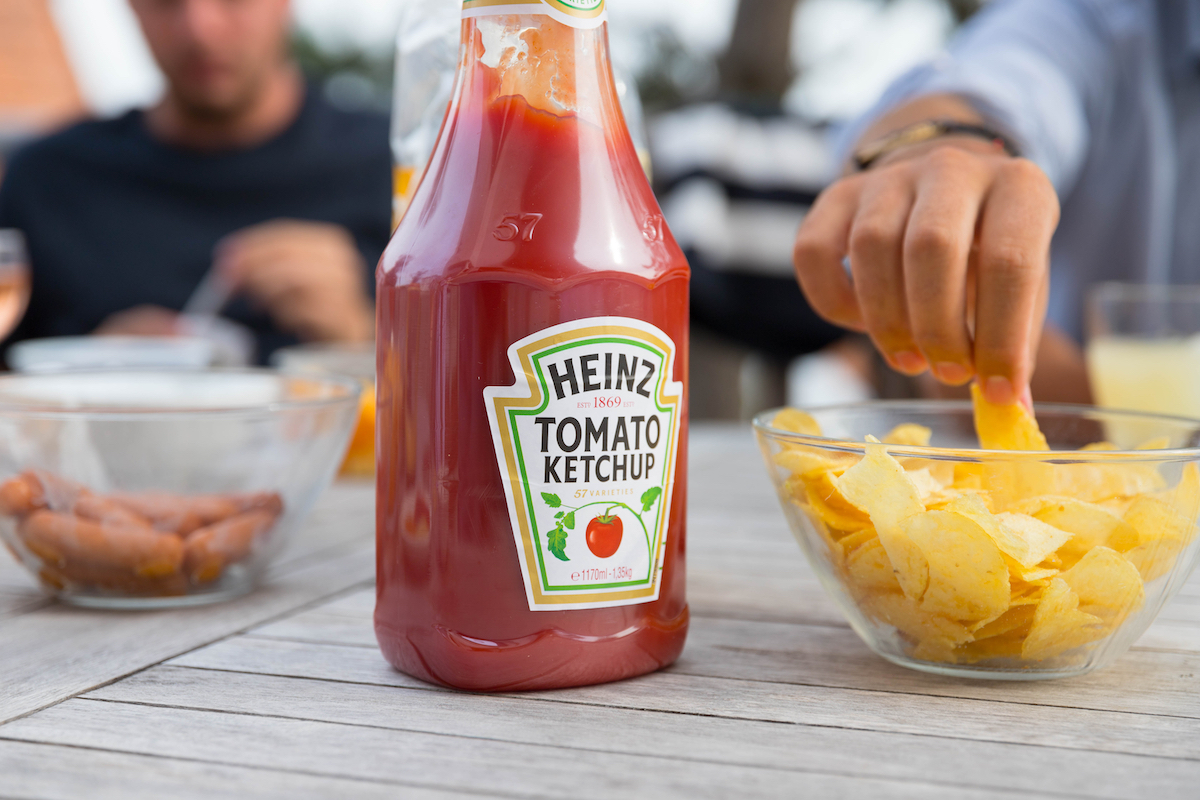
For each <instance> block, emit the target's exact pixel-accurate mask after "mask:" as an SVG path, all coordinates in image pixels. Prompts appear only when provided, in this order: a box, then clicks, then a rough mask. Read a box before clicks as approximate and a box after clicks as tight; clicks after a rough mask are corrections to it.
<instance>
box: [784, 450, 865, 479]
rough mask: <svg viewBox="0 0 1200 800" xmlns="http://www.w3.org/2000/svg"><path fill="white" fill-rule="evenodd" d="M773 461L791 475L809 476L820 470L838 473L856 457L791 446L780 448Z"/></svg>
mask: <svg viewBox="0 0 1200 800" xmlns="http://www.w3.org/2000/svg"><path fill="white" fill-rule="evenodd" d="M774 461H775V463H776V464H778V465H779V466H781V467H783V468H784V469H786V470H787V471H788V472H790V473H792V475H793V476H799V477H801V478H810V477H813V476H816V475H819V474H820V473H822V472H832V473H834V474H836V475H840V474H841V473H843V472H845V471H846V469H847V468H849V467H850V466H851V465H852V464H853V463H854V462H855V461H856V459H855V458H854V457H853V456H851V455H849V454H846V455H844V456H842V455H841V454H837V455H834V454H832V453H828V452H818V451H816V450H813V449H810V448H801V447H793V448H790V449H784V450H781V451H780V452H779V453H777V454H776V455H775V458H774Z"/></svg>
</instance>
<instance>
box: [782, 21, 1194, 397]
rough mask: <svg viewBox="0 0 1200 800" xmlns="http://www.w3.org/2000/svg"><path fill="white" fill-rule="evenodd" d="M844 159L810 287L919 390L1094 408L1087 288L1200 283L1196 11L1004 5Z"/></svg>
mask: <svg viewBox="0 0 1200 800" xmlns="http://www.w3.org/2000/svg"><path fill="white" fill-rule="evenodd" d="M929 123H933V124H929ZM962 126H967V127H962ZM847 140H848V142H850V143H851V144H850V146H849V147H848V149H849V150H850V151H851V153H852V154H853V156H852V158H851V159H848V160H847V163H848V166H847V167H846V173H845V176H844V177H843V178H842V179H840V180H839V181H837V182H836V183H834V184H833V185H832V186H831V187H830V188H828V189H827V190H826V191H825V192H824V193H823V194H822V195H821V196H820V198H819V199H818V200H817V202H816V204H815V205H814V207H813V209H812V210H811V212H810V213H809V215H808V217H807V218H806V219H805V221H804V224H803V225H802V227H801V229H800V231H799V234H798V235H797V238H796V243H795V252H794V257H795V265H796V270H797V275H798V277H799V281H800V284H801V285H802V287H803V289H804V291H805V294H806V295H807V296H808V298H809V300H810V301H811V303H812V305H813V306H814V307H815V308H816V310H817V311H818V312H820V313H821V315H822V316H824V317H825V318H826V319H828V320H830V321H832V322H835V323H837V324H839V325H842V326H843V327H846V328H849V329H852V330H857V331H864V332H866V333H868V334H869V335H870V337H871V339H872V340H873V341H874V343H875V345H876V346H877V347H878V349H879V350H880V352H881V353H882V354H883V355H884V357H885V358H887V360H888V361H889V363H890V364H891V365H892V366H893V367H895V368H896V369H897V370H900V371H902V372H904V373H907V374H910V375H916V374H921V373H926V372H927V371H928V372H929V373H931V374H932V376H933V377H934V378H936V380H937V381H940V382H941V383H942V384H944V385H949V386H961V385H963V384H965V383H966V382H968V381H970V380H971V379H973V378H977V379H978V380H979V382H980V384H981V386H982V387H983V389H984V392H985V394H986V395H987V396H988V397H989V399H991V400H993V401H994V402H1011V401H1013V400H1018V399H1020V400H1025V401H1028V400H1029V398H1030V392H1029V387H1030V381H1031V379H1032V390H1033V391H1032V394H1033V396H1036V397H1038V399H1044V400H1068V401H1077V402H1088V401H1089V400H1090V391H1089V388H1088V383H1087V376H1086V370H1085V365H1084V359H1083V355H1082V352H1081V350H1080V347H1079V345H1078V341H1079V340H1080V337H1081V334H1082V328H1083V324H1082V320H1083V308H1082V306H1083V303H1082V300H1083V296H1084V293H1085V290H1086V288H1087V287H1088V285H1089V284H1091V283H1093V282H1096V281H1103V280H1124V281H1142V282H1146V283H1159V284H1165V283H1196V282H1200V226H1198V225H1197V224H1196V221H1197V219H1198V218H1200V2H1197V0H1158V2H1152V1H1151V0H1107V1H1106V2H1100V0H995V2H993V3H990V4H989V5H988V6H987V7H986V8H985V10H984V11H983V12H981V13H980V14H979V15H977V16H976V17H975V18H974V19H973V20H972V21H971V22H970V23H969V24H968V25H967V26H966V28H964V29H963V30H962V31H961V33H960V34H959V36H958V37H957V38H956V40H955V41H954V42H953V44H952V46H951V47H950V50H949V52H948V53H947V54H946V55H945V56H944V57H942V58H939V59H937V60H935V61H934V62H932V63H930V64H928V65H926V66H923V67H920V68H918V69H916V70H915V71H913V72H911V73H909V74H908V75H906V76H905V77H903V78H901V79H900V80H899V81H897V82H896V83H895V84H894V85H893V86H892V88H891V89H890V90H889V91H888V92H887V94H886V95H885V96H884V98H883V99H882V101H881V102H880V103H879V105H878V106H877V107H876V108H875V109H874V110H873V111H871V112H870V113H869V114H867V115H866V116H865V117H864V119H862V120H861V121H860V122H859V123H858V125H857V126H855V127H854V128H853V129H852V131H851V133H850V135H849V136H848V137H847ZM847 257H848V269H847V267H845V266H843V264H844V259H846V258H847ZM1047 314H1048V318H1049V321H1048V322H1046V323H1045V325H1044V326H1043V320H1045V319H1046V318H1047ZM1035 367H1036V371H1035Z"/></svg>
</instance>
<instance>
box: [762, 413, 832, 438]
mask: <svg viewBox="0 0 1200 800" xmlns="http://www.w3.org/2000/svg"><path fill="white" fill-rule="evenodd" d="M771 427H772V428H778V429H779V430H781V431H791V432H792V433H802V434H804V435H806V436H820V435H821V425H820V424H819V423H818V422H817V421H816V420H815V419H813V417H812V415H811V414H805V413H804V412H803V411H800V410H799V409H796V408H785V409H783V410H782V411H780V412H779V413H778V414H776V415H775V416H774V417H773V418H772V419H771Z"/></svg>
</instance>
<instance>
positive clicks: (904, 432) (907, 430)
mask: <svg viewBox="0 0 1200 800" xmlns="http://www.w3.org/2000/svg"><path fill="white" fill-rule="evenodd" d="M932 436H933V431H931V430H929V428H926V427H925V426H924V425H917V424H916V423H914V422H902V423H900V424H899V425H897V426H896V427H894V428H892V429H891V430H890V431H888V433H887V435H886V436H884V437H883V441H884V444H902V445H910V446H917V447H925V446H927V445H928V444H929V440H930V438H932Z"/></svg>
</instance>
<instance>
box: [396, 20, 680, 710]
mask: <svg viewBox="0 0 1200 800" xmlns="http://www.w3.org/2000/svg"><path fill="white" fill-rule="evenodd" d="M463 37H464V45H465V47H464V51H463V52H464V55H463V62H462V64H461V65H460V67H459V74H458V79H457V80H458V86H457V88H456V94H455V98H454V100H453V102H452V103H451V107H450V110H449V112H448V115H447V118H446V121H445V122H444V123H443V128H442V131H441V134H440V137H439V141H438V145H437V147H436V149H435V152H434V154H433V156H432V158H431V160H430V164H429V167H428V170H427V171H426V173H425V176H424V178H423V180H422V183H421V185H420V187H419V188H418V189H417V192H416V194H415V196H414V198H413V202H412V204H411V206H410V207H409V209H408V211H407V213H406V215H405V217H404V219H403V220H402V221H401V223H400V225H399V227H398V228H397V230H396V233H395V234H394V236H393V238H392V241H391V243H390V244H389V246H388V249H387V251H386V252H385V254H384V256H383V258H382V260H381V262H380V267H379V271H378V291H377V303H378V332H377V336H378V342H379V345H378V346H379V356H378V357H379V364H378V389H377V391H378V412H377V413H378V423H377V424H378V428H377V434H376V435H377V451H378V470H377V480H378V499H377V530H378V556H377V558H378V585H377V605H376V611H375V627H376V633H377V636H378V640H379V644H380V647H381V648H382V650H383V653H384V656H385V657H386V658H387V660H388V661H389V662H390V663H391V664H392V665H393V666H395V667H396V668H397V669H399V670H401V671H403V672H405V673H408V674H410V675H413V676H416V677H418V678H422V679H424V680H428V681H433V682H436V683H440V684H445V685H449V686H455V687H460V688H465V689H473V690H489V691H490V690H495V691H500V690H517V689H545V688H554V687H563V686H575V685H582V684H590V683H599V682H604V681H611V680H617V679H620V678H625V677H629V676H632V675H637V674H641V673H645V672H649V671H652V670H655V669H658V668H661V667H663V666H665V665H667V664H670V663H671V662H673V661H674V660H675V659H676V658H677V657H678V655H679V653H680V651H681V650H682V648H683V644H684V638H685V636H686V633H687V626H688V609H687V604H686V601H685V597H684V585H685V571H684V549H685V507H686V501H687V492H686V465H687V440H686V431H687V419H686V416H687V405H686V394H682V395H680V398H679V403H678V408H677V416H678V420H679V421H678V436H677V439H676V448H675V451H674V463H673V465H669V466H671V467H673V469H671V470H668V472H670V473H671V474H673V483H672V486H671V490H670V491H669V498H670V502H669V506H666V507H664V508H662V509H661V510H660V509H657V508H653V503H654V502H655V500H654V497H652V496H650V495H647V494H644V493H643V494H641V495H640V496H638V497H633V498H632V499H627V500H626V501H625V503H624V507H625V508H628V509H629V512H620V513H626V524H625V527H624V532H623V533H622V534H621V536H622V539H623V540H624V539H629V540H630V541H631V542H632V543H631V544H629V545H628V546H629V547H632V546H633V543H637V542H639V541H640V537H641V536H642V532H643V529H645V530H647V531H648V533H647V541H648V542H649V541H650V534H651V533H653V531H652V529H651V528H650V524H651V522H652V519H651V518H652V517H653V515H655V514H659V513H660V511H661V514H662V515H666V516H665V517H663V519H668V518H669V524H668V523H667V522H663V523H662V524H663V526H664V527H663V532H664V535H663V544H662V545H661V547H660V549H659V552H658V562H659V563H660V564H661V569H660V571H659V575H658V587H657V598H656V599H651V600H648V601H645V602H630V603H626V604H620V605H612V606H605V607H588V608H571V609H568V610H556V609H555V608H550V609H548V610H547V609H545V608H539V609H538V610H531V607H530V605H531V600H530V591H531V590H530V589H529V587H528V585H527V579H528V578H529V576H530V575H534V576H535V577H536V569H534V568H531V567H530V564H533V563H534V560H535V559H533V556H532V555H531V554H532V553H534V550H536V549H537V548H536V547H535V546H534V545H530V547H529V550H528V552H526V554H525V560H526V562H528V563H525V562H523V561H522V560H521V553H520V552H519V550H520V547H519V546H518V545H517V543H516V542H515V540H514V526H513V513H512V509H511V508H510V502H509V500H508V499H506V493H505V492H506V489H505V481H506V480H508V476H507V475H506V474H505V472H504V470H503V469H502V466H501V462H500V456H498V453H497V445H496V443H495V439H494V432H493V428H492V423H491V422H490V421H489V416H488V413H489V412H488V408H487V402H486V401H485V389H487V388H488V387H509V386H513V385H514V383H517V382H518V378H520V377H521V376H518V375H517V374H516V373H515V371H514V369H513V366H512V363H511V362H510V356H509V349H510V347H511V346H513V344H514V343H515V342H518V341H519V340H522V339H523V338H525V337H529V336H533V335H535V334H537V333H538V332H539V331H544V330H546V329H549V328H553V327H554V326H556V325H561V324H563V323H569V322H572V321H576V320H586V319H590V318H598V317H619V318H628V319H632V320H639V321H642V322H645V323H648V324H649V325H652V326H654V328H655V329H657V330H658V331H661V332H662V333H663V334H665V335H666V337H669V339H670V340H671V342H673V344H674V347H675V352H674V358H673V362H672V363H673V374H672V375H670V376H669V378H670V379H671V380H673V381H676V382H679V383H680V384H682V385H683V386H686V384H687V363H688V362H687V327H688V276H689V273H688V266H687V263H686V261H685V260H684V257H683V255H682V253H681V252H680V250H679V248H678V246H677V245H676V243H675V241H674V239H673V238H672V237H671V234H670V232H669V231H668V230H667V228H666V226H665V224H664V223H663V220H662V215H661V211H660V210H659V207H658V204H657V202H656V200H655V198H654V195H653V193H652V192H651V189H650V187H649V185H648V183H647V180H646V178H645V176H644V173H643V171H642V166H641V164H640V163H639V160H638V157H637V154H636V152H635V149H634V146H633V144H632V142H631V141H630V137H629V134H628V132H627V131H626V129H625V124H624V121H623V117H622V115H621V112H620V107H619V105H618V99H617V95H616V92H615V89H614V86H613V80H612V76H611V71H610V68H609V65H608V51H607V35H606V31H605V28H604V27H598V28H595V29H591V30H585V29H577V28H573V27H569V26H567V25H564V24H561V23H560V22H558V21H556V20H554V19H552V18H551V17H549V16H543V15H522V16H491V17H484V18H478V19H466V20H464V22H463ZM632 358H633V357H632V356H631V359H632ZM622 363H623V362H622ZM635 363H637V362H636V361H635ZM664 363H666V362H664ZM583 364H584V365H585V366H586V365H588V364H592V365H593V366H596V365H601V361H600V359H599V357H594V358H592V360H591V361H587V360H585V361H584V362H583ZM559 366H561V365H559ZM569 366H571V368H572V369H574V368H575V366H573V365H569ZM599 368H600V370H601V372H600V373H596V376H595V377H593V378H586V377H585V376H584V375H583V374H582V371H581V372H580V373H579V374H575V373H572V377H574V378H576V379H577V380H576V384H575V386H578V385H580V384H582V385H583V386H588V385H601V384H603V383H610V384H611V379H612V377H613V376H612V374H611V370H610V374H602V373H603V367H602V366H600V367H599ZM555 369H559V367H555ZM614 369H615V368H614ZM550 374H551V375H552V376H555V375H558V376H559V377H561V375H560V374H559V373H558V372H552V373H550ZM522 380H523V378H522ZM589 380H590V381H591V383H590V384H589V383H588V381H589ZM639 380H640V374H639ZM617 383H618V384H619V385H622V386H626V387H629V388H633V384H632V383H630V382H629V381H628V380H625V381H624V382H622V381H621V380H618V381H617ZM575 386H572V384H571V383H568V382H567V381H566V380H565V379H564V380H562V381H560V384H559V385H558V386H557V388H558V389H560V390H563V389H564V388H565V390H567V391H569V390H570V389H572V388H575ZM555 388H556V387H555V386H554V385H553V382H550V383H547V385H546V391H547V393H548V396H549V397H551V398H553V397H554V389H555ZM596 394H598V395H600V394H605V395H607V396H608V397H614V398H615V397H617V395H616V393H614V392H611V391H610V392H607V393H604V392H600V393H596ZM630 396H631V397H632V396H633V395H632V394H630ZM634 399H636V398H634ZM578 402H579V404H580V405H581V407H582V404H583V403H585V402H589V403H590V402H593V399H592V398H589V397H586V396H584V395H583V394H582V393H581V395H580V398H579V400H578ZM595 402H608V401H607V400H603V399H600V400H595ZM612 402H621V401H620V400H619V399H615V400H612ZM639 402H640V401H639ZM643 416H645V415H643ZM662 419H663V423H662V425H663V426H664V427H663V430H666V428H665V426H666V425H667V419H668V417H667V416H666V415H663V416H662ZM638 424H639V428H638V431H637V433H638V435H639V442H640V440H641V439H642V438H646V437H643V434H644V433H649V432H650V429H649V425H648V424H647V425H645V426H644V427H645V428H646V430H645V431H643V430H642V427H643V426H642V423H641V422H639V423H638ZM656 424H657V423H656ZM534 430H541V431H543V433H545V437H544V438H545V440H546V441H548V442H549V443H550V444H551V445H554V441H555V439H554V433H553V429H552V428H551V427H549V426H548V425H546V424H542V425H541V427H540V428H535V429H534ZM571 433H572V431H570V430H568V432H567V434H563V436H568V437H569V434H571ZM610 433H611V431H610ZM627 435H628V436H629V437H630V438H632V436H633V432H632V428H631V429H630V432H629V433H628V434H627ZM664 436H665V434H664ZM530 438H531V439H533V441H529V442H527V443H526V446H527V447H529V448H531V449H536V446H537V444H538V442H537V441H536V439H537V437H536V436H534V437H530ZM660 438H662V437H660ZM662 440H663V441H665V438H662ZM597 441H598V440H597ZM566 444H568V445H569V444H571V442H570V441H569V440H568V441H567V442H566ZM597 446H598V445H597ZM627 447H628V445H627ZM531 452H532V450H531ZM580 452H582V449H581V448H580ZM597 452H599V451H598V450H597ZM660 452H661V451H660ZM531 458H532V456H531ZM596 458H598V457H593V460H591V461H588V462H587V463H588V467H589V477H591V478H592V479H593V480H595V476H594V474H593V473H592V472H591V471H590V470H591V467H593V466H596V465H597V464H598V463H599V462H597V461H596V460H595V459H596ZM614 458H616V456H614ZM547 461H548V462H549V459H547ZM570 463H576V462H570ZM604 463H605V464H606V465H609V464H610V462H604ZM622 463H624V462H622ZM629 463H630V464H632V463H634V462H632V461H631V462H629ZM646 464H647V465H648V464H649V462H646ZM579 466H580V471H578V472H577V473H576V475H578V476H582V471H581V469H582V466H581V465H579ZM646 468H647V469H649V467H648V466H647V467H646ZM531 469H536V470H537V476H536V477H537V479H538V480H541V479H543V478H546V479H548V480H550V479H551V478H547V475H549V474H550V472H551V471H550V468H549V467H547V468H546V470H545V472H546V475H543V474H542V467H541V466H540V465H539V466H537V467H536V468H531ZM610 477H612V483H611V484H605V487H606V489H605V490H606V491H610V490H609V489H608V488H607V487H608V486H613V487H615V486H616V485H617V482H618V481H617V478H619V477H627V473H625V472H621V473H618V474H617V475H615V476H612V475H611V474H610ZM560 478H561V479H563V480H565V479H566V477H565V476H564V475H563V473H562V472H561V471H560V470H558V468H557V466H556V468H555V471H554V473H553V480H557V479H560ZM596 485H599V484H596ZM573 486H574V484H571V485H566V484H564V487H563V491H562V492H559V491H558V490H556V491H555V492H550V493H549V494H553V495H554V496H555V497H556V498H557V497H559V496H560V495H561V497H562V498H563V502H564V503H574V504H576V505H579V504H580V503H581V502H582V501H573V500H570V497H571V496H572V495H570V494H569V492H570V490H571V488H572V487H573ZM513 491H514V492H516V494H517V495H522V489H521V486H520V485H519V484H518V485H515V489H513ZM578 491H583V490H578ZM611 491H613V492H616V489H612V490H611ZM529 496H530V498H531V502H538V503H542V502H543V501H542V500H540V499H538V493H536V492H529ZM614 496H615V495H614ZM666 496H667V494H663V495H662V496H661V497H663V498H665V497H666ZM646 498H649V502H648V503H643V502H639V501H644V500H645V499H646ZM647 505H648V506H651V507H652V508H651V510H650V511H646V512H643V511H642V509H643V507H644V506H647ZM539 508H540V509H541V510H540V511H539V513H548V511H547V510H546V509H545V508H544V507H542V506H539ZM563 508H564V509H565V508H566V506H564V507H563ZM606 511H608V509H606V508H605V507H603V506H600V505H594V506H592V507H590V508H586V509H581V510H580V511H579V512H578V514H579V517H580V519H579V520H578V521H577V523H576V524H574V526H573V528H572V529H570V530H567V529H566V528H565V527H562V526H560V527H562V532H563V533H564V534H565V538H566V541H567V542H569V545H568V547H575V548H579V547H583V546H584V544H583V543H584V539H585V525H587V524H589V523H588V520H589V519H593V518H604V521H605V523H606V524H608V525H609V526H610V527H609V528H608V529H606V530H604V531H602V533H603V534H604V535H605V536H607V537H608V540H607V541H606V542H605V543H604V544H603V546H602V552H603V553H607V552H609V551H610V550H611V549H612V546H613V545H612V540H613V533H612V530H611V525H612V523H609V522H608V519H609V517H608V516H607V515H606ZM613 513H614V514H616V513H618V512H615V511H614V512H613ZM631 514H640V515H641V516H643V517H645V518H646V519H647V520H648V521H647V522H646V524H645V525H644V526H643V527H639V519H633V517H632V516H631ZM564 517H565V514H564V513H562V509H560V511H559V515H558V516H557V517H554V518H550V519H551V521H552V522H553V521H554V520H555V519H557V520H562V519H563V518H564ZM585 517H586V518H585ZM597 524H599V523H597ZM597 530H598V529H597V527H596V525H593V528H592V539H593V542H595V541H599V539H598V538H597V537H599V536H600V533H597ZM551 533H553V531H547V530H540V531H539V536H541V537H542V538H540V539H538V540H537V542H540V543H541V545H540V546H541V547H542V550H541V551H539V552H541V557H542V558H544V559H545V563H546V564H548V565H550V567H549V568H553V569H569V568H570V566H571V565H570V564H567V565H566V566H564V565H563V562H561V559H559V558H558V557H556V556H555V555H554V553H553V552H550V551H547V545H546V544H545V542H546V541H547V539H546V537H547V536H549V535H550V534H551ZM551 547H552V545H551ZM593 550H594V552H597V551H595V549H594V548H593ZM558 552H559V553H560V554H561V553H564V552H565V551H564V550H562V549H561V547H560V549H559V551H558ZM570 552H575V553H581V552H582V551H580V550H578V549H576V550H573V551H570ZM587 557H588V556H586V554H584V555H583V556H578V555H577V556H574V558H575V562H574V563H578V562H579V561H580V558H587ZM651 557H652V558H653V554H652V555H651ZM598 563H604V562H598ZM651 568H652V569H653V563H652V565H651ZM531 569H532V571H531ZM577 573H578V571H577V572H576V573H572V575H573V576H575V575H577ZM563 574H567V573H563Z"/></svg>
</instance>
